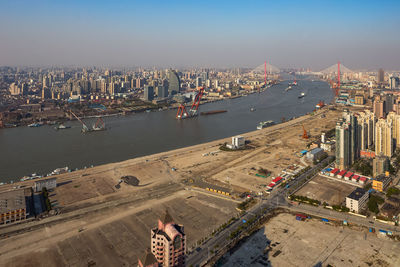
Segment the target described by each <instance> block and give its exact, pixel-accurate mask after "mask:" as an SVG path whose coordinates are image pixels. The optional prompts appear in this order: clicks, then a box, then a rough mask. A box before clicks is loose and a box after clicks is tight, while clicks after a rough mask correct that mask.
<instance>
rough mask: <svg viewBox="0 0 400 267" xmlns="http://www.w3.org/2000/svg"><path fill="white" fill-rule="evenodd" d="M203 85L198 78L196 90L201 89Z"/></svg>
mask: <svg viewBox="0 0 400 267" xmlns="http://www.w3.org/2000/svg"><path fill="white" fill-rule="evenodd" d="M201 85H202V82H201V78H200V77H197V78H196V89H199V87H201Z"/></svg>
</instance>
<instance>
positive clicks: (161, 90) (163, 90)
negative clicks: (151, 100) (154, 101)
mask: <svg viewBox="0 0 400 267" xmlns="http://www.w3.org/2000/svg"><path fill="white" fill-rule="evenodd" d="M156 94H157V97H158V98H166V97H168V87H164V86H162V85H159V86H157V87H156Z"/></svg>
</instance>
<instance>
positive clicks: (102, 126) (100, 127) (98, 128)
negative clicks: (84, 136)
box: [70, 110, 106, 133]
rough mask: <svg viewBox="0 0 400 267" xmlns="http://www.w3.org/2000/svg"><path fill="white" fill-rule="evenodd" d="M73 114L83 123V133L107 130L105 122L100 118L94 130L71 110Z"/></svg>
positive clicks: (93, 127)
mask: <svg viewBox="0 0 400 267" xmlns="http://www.w3.org/2000/svg"><path fill="white" fill-rule="evenodd" d="M70 112H71V114H72V115H73V116H74V117H75V118H76V119H77V120H78V121H79V122H80V123H82V133H87V132H92V131H102V130H105V129H106V125H105V123H104V121H103V120H102V119H101V117H99V118H98V119H97V121H96V123H95V124H93V126H92V128H89V127H88V126H87V125H86V124H85V123H84V122H83V121H82V120H81V119H80V118H79V117H78V116H77V115H76V114H75V113H73V112H72V110H70Z"/></svg>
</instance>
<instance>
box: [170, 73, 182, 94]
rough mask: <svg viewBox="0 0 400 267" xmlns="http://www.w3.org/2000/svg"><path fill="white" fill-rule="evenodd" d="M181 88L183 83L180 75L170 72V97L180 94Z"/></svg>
mask: <svg viewBox="0 0 400 267" xmlns="http://www.w3.org/2000/svg"><path fill="white" fill-rule="evenodd" d="M180 88H181V82H180V80H179V76H178V74H177V73H176V72H175V71H173V70H168V92H169V95H174V94H177V93H179V91H180Z"/></svg>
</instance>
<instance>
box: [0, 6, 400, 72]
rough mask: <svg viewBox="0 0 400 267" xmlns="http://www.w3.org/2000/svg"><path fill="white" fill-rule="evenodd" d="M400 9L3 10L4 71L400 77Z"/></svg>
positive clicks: (0, 48)
mask: <svg viewBox="0 0 400 267" xmlns="http://www.w3.org/2000/svg"><path fill="white" fill-rule="evenodd" d="M399 5H400V4H399V3H398V2H396V1H381V2H379V3H375V2H373V1H366V2H365V1H362V2H361V1H356V2H352V3H346V2H345V1H335V2H318V1H307V2H305V3H297V2H295V1H284V2H279V3H275V2H265V1H252V2H251V3H243V2H240V4H239V2H236V1H219V2H218V3H214V2H212V1H204V2H202V3H201V4H193V3H186V2H182V1H168V2H164V1H151V2H148V1H147V2H139V1H119V2H118V3H107V2H103V1H96V2H94V1H87V2H85V3H81V2H79V1H69V2H57V3H53V2H51V1H39V2H29V1H18V2H5V3H2V4H1V7H2V8H1V9H0V14H1V16H0V22H1V23H0V25H2V26H0V34H1V35H2V36H3V38H2V39H3V40H2V42H1V43H0V65H10V66H24V65H29V66H49V65H62V66H65V65H73V66H93V65H96V66H110V67H114V66H115V67H116V66H119V67H128V66H137V67H139V66H143V67H152V66H156V67H173V68H180V67H218V68H222V67H227V68H229V67H250V68H251V67H256V66H258V65H260V64H262V63H263V62H264V61H265V60H267V61H268V62H269V63H271V64H272V65H275V66H277V67H280V68H298V67H305V68H311V69H312V70H315V71H319V70H322V69H324V68H326V67H328V66H331V65H332V64H335V63H336V62H337V61H341V62H343V63H344V64H345V65H346V66H348V67H349V68H350V69H369V70H377V69H378V68H381V67H382V68H384V69H386V70H398V69H399V68H398V63H397V62H399V60H400V55H399V54H398V53H396V52H397V48H398V47H399V46H400V37H398V36H397V35H396V34H393V33H395V32H396V26H397V25H399V22H400V21H399V20H400V19H399V18H398V16H397V15H396V10H398V7H399Z"/></svg>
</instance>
